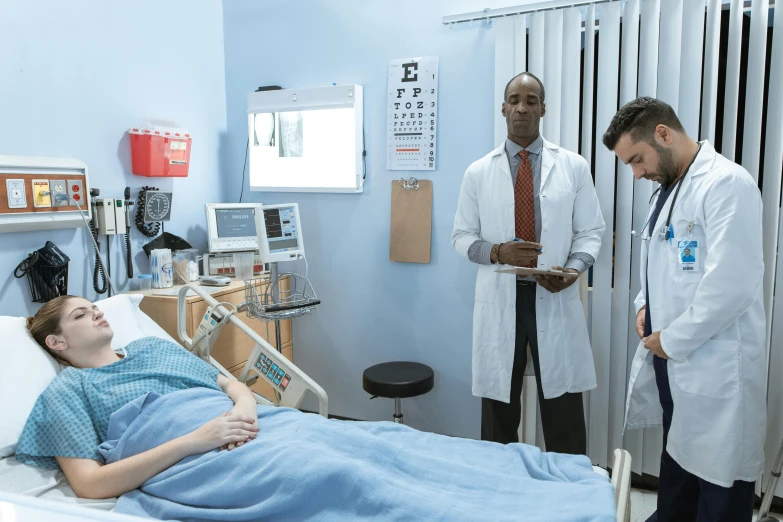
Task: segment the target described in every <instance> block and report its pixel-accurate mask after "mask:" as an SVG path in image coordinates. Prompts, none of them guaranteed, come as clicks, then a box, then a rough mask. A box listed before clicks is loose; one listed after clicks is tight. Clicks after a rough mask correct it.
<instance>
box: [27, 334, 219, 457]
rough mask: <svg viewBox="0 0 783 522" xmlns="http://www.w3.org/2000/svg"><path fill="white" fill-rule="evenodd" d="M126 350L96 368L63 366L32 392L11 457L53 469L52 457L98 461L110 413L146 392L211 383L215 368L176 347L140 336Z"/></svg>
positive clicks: (161, 391)
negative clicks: (38, 392) (42, 387)
mask: <svg viewBox="0 0 783 522" xmlns="http://www.w3.org/2000/svg"><path fill="white" fill-rule="evenodd" d="M125 351H126V352H127V355H126V356H125V358H124V359H121V360H119V361H117V362H115V363H112V364H109V365H107V366H102V367H100V368H83V369H77V368H65V369H64V370H63V371H62V372H60V373H59V375H57V377H55V378H54V380H53V381H52V382H51V384H49V386H48V387H47V388H46V390H44V392H43V393H42V394H41V395H40V396H39V397H38V400H37V401H36V403H35V406H33V411H32V412H31V413H30V417H28V419H27V423H26V424H25V427H24V430H23V431H22V436H21V437H20V438H19V446H18V448H17V450H16V458H17V460H19V461H21V462H24V463H25V464H31V465H33V466H39V467H44V468H51V469H58V468H59V466H58V464H57V460H56V459H55V458H54V457H79V458H85V459H94V460H97V461H100V462H103V458H102V457H101V455H100V454H99V453H98V446H99V445H100V444H101V443H102V442H104V441H105V440H106V433H107V431H108V429H109V418H110V416H111V414H112V413H113V412H115V411H117V410H118V409H120V408H121V407H123V406H125V405H126V404H127V403H129V402H131V401H133V400H134V399H137V398H139V397H141V396H142V395H144V394H145V393H147V392H157V393H160V394H161V395H165V394H167V393H171V392H174V391H177V390H184V389H187V388H196V387H204V388H213V389H216V390H219V389H220V387H219V386H218V385H217V376H218V370H217V368H215V367H213V366H210V365H209V364H207V363H206V362H204V361H202V360H201V359H199V358H198V357H196V356H195V355H193V354H191V353H190V352H188V351H187V350H185V349H184V348H182V347H181V346H179V345H177V344H174V343H172V342H171V341H167V340H165V339H160V338H157V337H145V338H143V339H139V340H137V341H134V342H132V343H130V344H128V345H127V346H126V347H125Z"/></svg>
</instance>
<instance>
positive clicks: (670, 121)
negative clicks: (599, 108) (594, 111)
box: [603, 96, 685, 150]
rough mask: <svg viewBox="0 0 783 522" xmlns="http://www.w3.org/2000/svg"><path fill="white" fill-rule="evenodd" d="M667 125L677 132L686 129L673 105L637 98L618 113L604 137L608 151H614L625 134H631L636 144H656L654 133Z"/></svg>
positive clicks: (644, 97)
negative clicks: (658, 127)
mask: <svg viewBox="0 0 783 522" xmlns="http://www.w3.org/2000/svg"><path fill="white" fill-rule="evenodd" d="M661 124H663V125H666V126H667V127H669V128H671V129H674V130H676V131H680V132H685V129H684V128H683V126H682V123H680V119H679V118H678V117H677V113H675V112H674V109H672V107H671V105H669V104H668V103H666V102H662V101H661V100H658V99H656V98H651V97H650V96H643V97H641V98H636V99H635V100H634V101H632V102H628V103H627V104H625V105H623V107H622V108H621V109H620V110H619V111H617V114H615V115H614V118H612V123H610V124H609V128H608V129H606V132H605V133H604V136H603V142H604V145H605V146H606V148H607V149H609V150H614V148H615V147H616V146H617V142H618V141H620V137H622V135H623V134H626V133H630V135H631V140H632V141H633V142H634V143H638V142H639V141H642V140H644V141H646V142H648V143H654V138H653V133H654V132H655V127H657V126H658V125H661Z"/></svg>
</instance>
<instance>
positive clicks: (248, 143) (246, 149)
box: [239, 125, 255, 203]
mask: <svg viewBox="0 0 783 522" xmlns="http://www.w3.org/2000/svg"><path fill="white" fill-rule="evenodd" d="M253 127H254V128H255V125H254V126H253ZM248 150H250V138H248V139H247V146H246V147H245V162H244V163H243V164H242V192H240V193H239V202H240V203H242V195H243V194H244V193H245V168H246V167H247V151H248Z"/></svg>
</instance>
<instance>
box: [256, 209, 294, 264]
mask: <svg viewBox="0 0 783 522" xmlns="http://www.w3.org/2000/svg"><path fill="white" fill-rule="evenodd" d="M264 222H265V224H266V239H267V242H268V243H269V252H270V253H281V252H288V251H291V250H297V248H298V247H299V234H298V231H297V230H296V214H295V210H294V207H281V208H270V209H264Z"/></svg>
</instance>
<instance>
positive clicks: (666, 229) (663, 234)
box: [631, 142, 701, 241]
mask: <svg viewBox="0 0 783 522" xmlns="http://www.w3.org/2000/svg"><path fill="white" fill-rule="evenodd" d="M699 151H701V142H699V148H698V149H696V154H695V155H694V156H693V159H692V160H691V162H690V164H689V165H688V168H687V169H685V174H683V175H682V176H680V179H678V180H677V181H675V183H676V184H677V189H676V190H675V191H674V197H672V204H671V206H670V207H669V214H668V215H667V216H666V224H664V225H663V226H661V228H660V229H658V241H668V240H669V239H672V238H673V237H674V227H673V226H672V212H674V206H675V204H676V203H677V195H678V194H679V193H680V188H681V187H682V182H683V180H685V176H687V175H688V173H689V172H690V170H691V167H692V166H693V163H694V162H695V161H696V158H697V157H698V156H699ZM660 192H661V187H658V188H657V189H655V192H653V195H652V196H650V201H651V202H652V198H654V197H655V195H656V194H660ZM658 197H660V195H659V196H658ZM652 216H653V214H652V213H651V214H650V215H649V216H648V217H647V221H645V222H644V227H642V233H641V234H639V233H638V232H636V230H631V235H632V236H635V237H638V238H639V239H641V240H642V241H649V240H650V236H649V235H645V234H646V232H647V228H648V227H649V225H650V219H652Z"/></svg>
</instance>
